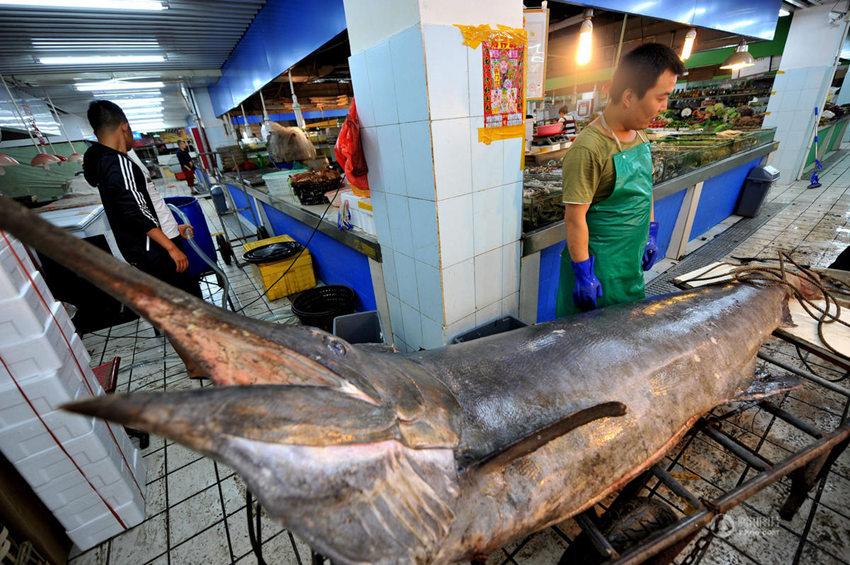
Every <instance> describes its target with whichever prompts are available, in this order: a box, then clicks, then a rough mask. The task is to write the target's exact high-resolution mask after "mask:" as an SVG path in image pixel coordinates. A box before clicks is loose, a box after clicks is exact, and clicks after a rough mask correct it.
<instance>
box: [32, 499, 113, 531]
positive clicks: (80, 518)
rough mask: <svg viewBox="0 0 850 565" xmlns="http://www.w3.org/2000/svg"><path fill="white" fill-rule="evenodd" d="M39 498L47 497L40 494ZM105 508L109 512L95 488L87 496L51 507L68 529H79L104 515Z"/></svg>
mask: <svg viewBox="0 0 850 565" xmlns="http://www.w3.org/2000/svg"><path fill="white" fill-rule="evenodd" d="M36 494H38V491H36ZM39 498H41V499H42V500H44V499H45V497H43V496H42V495H40V494H39ZM48 508H49V506H48ZM104 510H105V511H107V512H109V508H108V507H107V506H106V503H104V502H103V500H101V498H100V497H99V496H98V495H97V493H96V492H95V491H93V490H92V491H91V492H89V494H87V495H85V496H81V497H79V498H76V499H74V500H72V501H70V502H69V503H68V504H66V505H65V506H63V507H61V508H56V509H54V508H51V509H50V511H51V512H53V515H54V516H55V517H56V519H57V520H59V523H61V524H62V525H63V526H64V527H65V530H66V531H67V530H74V529H77V528H79V527H80V526H85V525H86V524H88V523H89V522H92V521H93V520H96V519H97V518H99V517H100V516H101V515H103V512H104Z"/></svg>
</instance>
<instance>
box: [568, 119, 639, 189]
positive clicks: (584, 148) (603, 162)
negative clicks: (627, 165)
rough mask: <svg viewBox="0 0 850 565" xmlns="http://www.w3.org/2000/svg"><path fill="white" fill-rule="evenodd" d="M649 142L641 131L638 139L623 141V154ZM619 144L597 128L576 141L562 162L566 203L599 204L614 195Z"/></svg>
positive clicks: (584, 132) (593, 128)
mask: <svg viewBox="0 0 850 565" xmlns="http://www.w3.org/2000/svg"><path fill="white" fill-rule="evenodd" d="M645 142H646V134H644V133H642V132H637V135H635V138H634V140H632V141H629V142H625V141H621V142H620V145H622V147H623V149H622V150H623V151H625V150H626V149H631V148H632V147H634V146H636V145H640V144H641V143H645ZM619 152H620V148H619V147H618V146H617V142H616V141H614V139H613V138H612V137H611V136H610V135H608V134H607V133H605V132H604V131H602V130H600V129H598V128H597V127H596V126H588V127H586V128H584V129H583V130H582V132H581V133H580V134H579V135H578V137H576V138H575V141H573V144H572V145H571V146H570V148H569V149H568V150H567V154H566V155H564V160H563V161H562V163H561V166H562V167H563V169H562V174H563V180H562V181H561V182H562V186H563V187H564V196H563V201H564V203H566V204H596V203H597V202H600V201H602V200H605V199H606V198H608V197H609V196H611V193H612V192H614V183H615V181H616V174H615V171H614V160H613V159H612V157H613V156H614V154H616V153H619Z"/></svg>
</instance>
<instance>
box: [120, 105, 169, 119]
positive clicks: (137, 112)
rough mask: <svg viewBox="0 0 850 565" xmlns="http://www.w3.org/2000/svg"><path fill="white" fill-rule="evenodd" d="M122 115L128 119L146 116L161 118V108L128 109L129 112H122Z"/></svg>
mask: <svg viewBox="0 0 850 565" xmlns="http://www.w3.org/2000/svg"><path fill="white" fill-rule="evenodd" d="M122 109H123V108H122ZM124 115H125V116H127V117H128V118H132V117H137V118H146V117H148V116H160V117H162V108H161V107H159V108H130V109H129V110H124Z"/></svg>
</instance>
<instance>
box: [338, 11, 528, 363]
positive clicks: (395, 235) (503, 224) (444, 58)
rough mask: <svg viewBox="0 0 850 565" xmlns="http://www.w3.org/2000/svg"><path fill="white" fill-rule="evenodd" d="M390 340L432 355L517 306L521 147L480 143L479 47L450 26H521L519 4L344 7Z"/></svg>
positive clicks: (514, 142) (514, 312) (514, 311)
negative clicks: (431, 351)
mask: <svg viewBox="0 0 850 565" xmlns="http://www.w3.org/2000/svg"><path fill="white" fill-rule="evenodd" d="M345 11H346V20H347V22H348V33H349V40H350V43H351V53H352V54H351V58H350V59H349V64H350V67H351V76H352V82H353V86H354V96H355V99H356V100H357V110H358V112H359V115H360V119H361V123H362V125H363V129H362V130H361V132H362V141H363V145H364V152H365V154H366V160H367V162H368V164H369V185H370V188H371V192H372V205H373V208H374V215H375V224H376V230H377V235H378V241H379V243H380V244H381V252H382V256H383V271H384V283H385V285H386V291H387V300H388V304H389V309H390V317H391V323H392V328H393V334H394V338H395V340H394V341H395V344H396V346H397V347H399V348H400V349H402V350H416V349H419V348H420V347H423V348H426V349H429V348H433V347H438V346H440V345H443V344H444V343H446V342H447V341H449V340H451V339H452V338H453V337H454V336H456V335H458V334H460V333H463V332H464V331H466V330H469V329H472V328H474V327H476V326H478V325H481V324H483V323H486V322H489V321H492V320H495V319H498V318H501V317H502V316H507V315H513V316H516V315H517V309H518V304H519V262H520V232H521V214H522V171H521V170H520V156H521V150H522V140H521V139H511V140H506V141H497V142H494V143H492V144H491V145H489V146H488V145H484V144H481V143H478V128H479V127H483V125H484V109H483V79H482V69H481V48H480V47H479V48H478V49H475V50H473V49H470V48H469V47H467V46H465V45H463V37H462V35H461V32H460V30H459V29H458V28H457V27H454V24H465V25H479V24H490V25H492V26H493V27H495V26H496V25H497V24H502V25H508V26H511V27H521V26H522V3H521V2H519V1H518V0H470V1H468V2H451V1H449V0H399V1H394V0H373V1H370V2H360V1H355V0H346V1H345Z"/></svg>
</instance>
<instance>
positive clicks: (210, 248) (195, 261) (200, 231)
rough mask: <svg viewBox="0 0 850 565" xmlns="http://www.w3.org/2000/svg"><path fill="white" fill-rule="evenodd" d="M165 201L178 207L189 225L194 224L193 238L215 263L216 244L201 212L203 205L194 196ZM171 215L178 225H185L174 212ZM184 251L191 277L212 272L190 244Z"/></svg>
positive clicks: (171, 197) (187, 244) (177, 197)
mask: <svg viewBox="0 0 850 565" xmlns="http://www.w3.org/2000/svg"><path fill="white" fill-rule="evenodd" d="M164 200H165V203H166V204H172V205H174V206H176V207H177V208H179V209H180V211H181V212H183V213H184V214H185V215H186V218H188V219H189V223H190V224H192V237H194V238H195V243H197V244H198V247H200V248H201V251H203V252H204V253H205V254H206V255H207V257H209V258H210V260H211V261H213V262H215V257H216V256H215V244H214V243H213V238H212V236H211V235H210V229H209V228H208V227H207V221H206V220H205V219H204V212H203V210H201V204H200V202H198V199H197V198H195V197H194V196H170V197H168V198H165V199H164ZM171 214H172V215H173V216H174V219H175V220H177V223H178V224H182V223H183V219H182V218H180V217H179V216H178V215H177V214H175V213H174V212H173V211H172V212H171ZM183 251H184V252H185V253H186V257H188V258H189V271H188V272H189V274H190V275H193V276H197V275H200V274H201V273H206V272H208V271H210V270H211V267H210V266H209V265H207V263H206V261H204V260H203V259H201V257H200V256H199V255H198V254H197V253H196V252H195V250H194V249H192V246H191V245H189V243H188V242H187V243H185V244H184V245H183Z"/></svg>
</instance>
